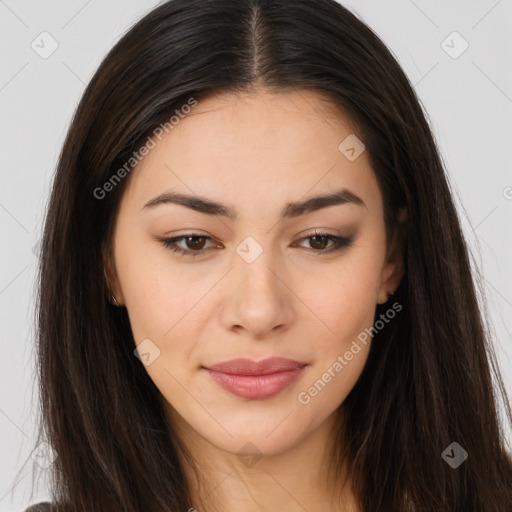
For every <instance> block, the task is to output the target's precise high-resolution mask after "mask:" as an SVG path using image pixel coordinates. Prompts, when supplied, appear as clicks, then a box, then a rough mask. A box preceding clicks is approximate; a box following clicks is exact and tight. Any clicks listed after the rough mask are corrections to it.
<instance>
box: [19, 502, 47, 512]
mask: <svg viewBox="0 0 512 512" xmlns="http://www.w3.org/2000/svg"><path fill="white" fill-rule="evenodd" d="M25 512H52V505H51V503H48V502H47V501H45V502H44V503H38V504H37V505H32V506H31V507H28V508H27V510H25Z"/></svg>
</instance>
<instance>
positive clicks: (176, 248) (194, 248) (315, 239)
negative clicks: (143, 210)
mask: <svg viewBox="0 0 512 512" xmlns="http://www.w3.org/2000/svg"><path fill="white" fill-rule="evenodd" d="M158 240H159V241H160V242H161V243H162V244H163V245H164V247H166V248H167V249H171V250H172V251H173V252H176V253H178V254H181V255H183V256H192V257H195V256H198V255H199V254H203V253H205V252H206V249H205V243H206V241H208V240H211V241H213V238H212V237H210V236H207V235H201V234H199V233H189V234H186V235H181V236H176V237H173V238H159V239H158ZM305 240H310V242H309V244H310V246H311V247H310V248H307V247H306V248H305V249H307V250H308V251H309V252H313V253H316V254H326V253H331V252H335V251H339V250H341V249H343V248H345V247H349V246H350V245H351V244H352V242H353V237H349V238H346V237H339V236H335V235H331V234H329V233H323V232H319V231H315V232H314V233H312V234H310V235H308V236H306V237H303V238H302V239H301V240H300V241H301V242H302V241H305ZM328 242H332V245H331V246H330V247H329V246H327V247H328V248H326V244H327V243H328ZM180 243H183V245H185V247H183V245H181V246H180V245H179V244H180ZM214 247H215V245H214ZM217 247H218V246H217Z"/></svg>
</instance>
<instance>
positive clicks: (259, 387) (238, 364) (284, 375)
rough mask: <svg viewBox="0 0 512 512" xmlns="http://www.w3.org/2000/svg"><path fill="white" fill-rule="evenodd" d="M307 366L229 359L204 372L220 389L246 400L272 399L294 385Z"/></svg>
mask: <svg viewBox="0 0 512 512" xmlns="http://www.w3.org/2000/svg"><path fill="white" fill-rule="evenodd" d="M306 366H307V364H306V363H300V362H298V361H293V360H291V359H284V358H280V357H279V358H278V357H275V358H271V359H264V360H263V361H252V360H250V359H232V360H230V361H226V362H223V363H219V364H215V365H212V366H208V367H204V366H203V369H204V370H206V372H207V373H208V374H209V375H210V377H211V378H212V379H213V380H214V381H215V382H216V383H217V384H218V385H219V386H221V387H222V388H223V389H225V390H226V391H229V392H230V393H231V394H233V395H235V396H238V397H241V398H246V399H249V400H264V399H266V398H271V397H273V396H275V395H277V394H279V393H281V392H282V391H284V390H285V389H286V388H287V387H288V386H290V385H291V384H292V382H294V381H295V380H296V379H297V377H298V376H299V375H300V374H301V373H302V371H303V370H304V368H305V367H306Z"/></svg>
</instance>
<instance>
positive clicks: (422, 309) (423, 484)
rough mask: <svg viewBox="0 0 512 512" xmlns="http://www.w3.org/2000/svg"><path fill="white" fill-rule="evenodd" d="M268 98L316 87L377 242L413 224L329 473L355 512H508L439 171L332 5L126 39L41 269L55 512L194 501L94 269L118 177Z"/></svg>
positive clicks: (160, 14)
mask: <svg viewBox="0 0 512 512" xmlns="http://www.w3.org/2000/svg"><path fill="white" fill-rule="evenodd" d="M261 86H263V87H266V88H269V89H271V90H278V91H285V90H290V89H312V90H315V91H318V92H319V93H322V94H324V95H325V96H327V97H329V98H330V99H331V101H332V102H333V103H335V104H336V105H338V106H339V108H340V109H342V110H343V111H344V112H347V113H348V114H349V116H350V118H351V119H352V120H353V121H354V123H356V124H357V126H358V129H359V132H360V134H361V137H362V139H363V141H364V144H365V146H366V149H367V151H368V155H369V156H370V160H371V163H372V167H373V170H374V172H375V175H376V177H377V179H378V182H379V185H380V188H381V192H382V194H383V198H384V204H385V222H386V230H387V233H388V234H391V233H393V232H394V230H395V228H396V213H397V212H398V211H399V208H406V209H407V214H408V217H407V223H406V226H405V228H404V232H403V264H404V278H403V280H402V282H401V284H400V287H399V288H398V290H397V291H396V294H395V296H394V298H396V300H397V301H398V302H399V303H400V304H401V305H402V306H403V307H402V309H401V311H400V312H399V313H397V318H396V319H395V320H394V321H393V322H392V323H390V325H389V326H388V327H387V328H386V329H382V330H380V331H379V332H377V333H376V334H375V336H374V339H373V342H372V345H371V350H370V354H369V359H368V361H367V364H366V366H365V368H364V370H363V372H362V374H361V376H360V378H359V380H358V382H357V384H356V385H355V387H354V388H353V390H352V391H351V393H350V395H349V396H348V397H347V399H346V400H345V401H344V403H343V404H342V405H341V406H340V411H343V418H345V420H343V421H344V423H343V424H342V419H341V418H342V416H341V414H340V420H339V435H338V441H337V443H336V446H335V447H334V450H333V459H332V460H333V475H336V474H337V468H339V467H340V466H341V464H342V462H343V460H344V459H343V457H344V456H346V462H347V464H348V468H349V471H350V475H351V480H352V482H353V485H354V490H355V493H356V497H357V499H358V502H359V504H360V506H361V509H362V510H364V511H366V512H377V511H379V512H380V511H389V510H396V511H397V512H406V511H407V512H412V511H414V512H423V511H425V512H426V511H428V512H432V511H436V512H453V511H457V512H459V511H460V512H462V511H464V512H510V510H512V490H511V489H512V463H511V460H510V457H509V456H508V455H507V452H506V451H505V448H504V444H505V443H504V439H503V431H502V428H503V427H502V426H501V424H500V415H499V412H498V411H499V397H501V398H502V401H503V407H504V408H505V409H504V410H505V411H506V417H507V419H508V420H509V421H510V422H511V423H512V415H511V411H510V408H509V406H508V402H507V399H506V395H505V390H504V386H503V384H502V381H501V379H500V376H499V371H498V366H497V364H496V361H495V355H494V352H493V349H492V345H491V344H490V340H489V336H488V334H487V332H486V329H485V324H484V316H483V314H482V312H481V311H480V309H479V305H478V302H477V296H476V291H475V288H476V285H475V284H474V282H473V276H472V274H471V268H470V263H469V251H468V248H467V246H466V243H465V241H464V238H463V234H462V231H461V227H460V223H459V219H458V217H457V212H456V210H455V207H454V203H453V200H452V197H451V192H450V189H449V185H448V183H447V179H446V175H445V170H444V168H443V165H442V162H441V159H440V156H439V153H438V150H437V148H436V145H435V142H434V140H433V136H432V133H431V130H430V128H429V125H428V123H427V121H426V118H425V114H424V112H423V110H422V108H421V106H420V102H419V101H418V98H417V97H416V95H415V92H414V90H413V88H412V87H411V84H410V83H409V81H408V79H407V77H406V76H405V74H404V72H403V71H402V69H401V68H400V66H399V64H398V63H397V61H396V60H395V58H394V57H393V56H392V54H391V53H390V51H389V50H388V49H387V48H386V47H385V45H384V44H383V42H382V41H381V40H380V39H379V38H378V37H377V36H376V35H375V33H374V32H373V31H372V30H371V29H370V28H368V26H366V25H365V24H364V23H363V22H362V21H360V20H359V19H358V18H357V17H356V16H355V15H353V14H352V13H351V12H350V11H349V10H347V9H346V8H344V7H342V6H341V5H340V4H338V3H337V2H335V1H334V0H294V1H286V0H237V1H231V0H171V1H169V2H167V3H164V4H163V5H160V6H159V7H157V8H155V9H154V10H153V11H151V12H150V13H149V14H148V15H146V16H145V17H144V18H143V19H142V20H140V21H139V22H138V23H137V24H136V25H135V26H134V27H133V28H132V29H131V30H129V31H128V32H127V33H126V34H125V35H124V36H123V37H122V39H121V40H120V41H119V42H118V43H117V44H116V45H115V47H114V48H113V49H112V50H111V51H110V52H109V54H108V55H107V56H106V58H105V59H104V60H103V62H102V64H101V66H100V67H99V69H98V71H97V72H96V74H95V75H94V77H93V78H92V80H91V82H90V83H89V85H88V87H87V88H86V90H85V92H84V94H83V97H82V100H81V102H80V104H79V106H78V108H77V111H76V113H75V115H74V118H73V120H72V123H71V126H70V128H69V131H68V134H67V138H66V140H65V143H64V146H63V149H62V153H61V155H60V160H59V164H58V168H57V172H56V175H55V181H54V184H53V189H52V192H51V197H50V201H49V206H48V212H47V217H46V223H45V228H44V237H43V240H42V246H41V256H40V273H39V296H38V315H37V328H38V337H37V354H38V362H39V365H38V369H39V374H40V375H39V377H40V395H41V403H42V423H41V438H40V441H41V440H43V439H44V440H47V441H48V442H49V443H50V444H51V446H52V447H53V448H54V449H55V450H56V452H57V454H58V457H57V459H56V460H55V462H54V463H53V465H52V466H51V470H52V480H51V484H52V493H53V499H54V501H55V503H56V509H57V510H58V511H59V512H60V511H66V512H112V511H116V510H122V511H124V512H141V511H144V512H146V511H151V512H160V511H169V510H171V511H186V510H188V509H189V508H191V507H193V506H194V505H195V504H194V503H192V499H191V493H190V489H189V485H188V483H187V479H186V478H185V470H184V467H183V466H182V465H181V464H180V458H179V457H178V450H180V449H181V448H180V442H179V439H177V438H176V436H175V435H174V434H173V431H172V428H169V425H168V424H167V421H166V417H165V415H164V412H163V409H162V406H161V401H160V397H159V391H158V389H157V388H156V386H155V385H154V384H153V382H152V381H151V379H150V378H149V376H148V374H147V372H146V371H145V369H144V367H143V365H142V364H141V362H140V361H139V360H138V359H137V358H136V357H134V355H133V350H134V347H135V343H134V339H133V337H132V333H131V330H130V326H129V322H128V317H127V313H126V310H125V309H124V308H116V307H113V306H112V305H111V304H110V303H109V301H108V285H107V282H106V279H105V277H104V276H105V268H104V264H103V263H104V261H105V254H108V252H109V250H110V244H111V241H112V227H113V224H114V222H115V215H116V212H117V208H118V204H119V200H120V198H121V196H122V193H123V190H124V187H125V186H126V183H127V181H128V180H129V175H128V174H129V173H130V172H132V173H133V172H137V170H136V166H135V168H134V169H133V170H130V171H128V170H126V168H125V170H126V173H125V174H127V176H124V174H123V176H122V178H123V179H119V180H116V181H115V182H114V181H112V177H113V176H114V175H115V174H116V173H117V176H118V177H119V173H118V170H119V169H120V168H122V167H123V165H125V164H126V162H128V161H130V158H132V157H133V154H134V152H137V151H138V149H139V148H140V147H141V145H142V144H143V143H144V142H145V141H146V140H147V137H148V136H151V135H152V134H153V132H154V130H155V129H156V128H157V127H158V126H160V125H162V124H165V123H166V122H167V121H168V119H169V117H170V116H171V115H172V114H173V112H175V110H176V109H180V108H181V107H182V106H183V105H184V104H187V102H189V101H190V99H191V98H194V99H195V100H197V101H200V99H201V98H204V97H206V96H207V95H209V94H212V93H214V92H218V91H235V92H236V91H251V90H255V88H256V87H261ZM109 180H111V181H109ZM106 182H110V183H111V185H112V186H111V187H107V188H108V190H107V189H106V188H105V187H104V184H105V183H106ZM102 187H103V188H102ZM98 189H101V190H103V192H101V193H99V192H98ZM104 192H105V193H104ZM98 196H103V197H98ZM380 313H382V309H381V307H380V306H377V311H376V318H378V317H379V315H380ZM493 386H494V387H493ZM43 433H44V435H43ZM452 442H457V443H458V444H459V445H460V446H461V447H463V448H464V450H465V451H466V452H467V453H468V455H469V456H468V459H467V460H466V461H465V462H464V463H463V464H461V465H460V466H459V467H457V468H456V469H454V468H452V467H450V465H449V464H447V463H446V461H445V460H443V457H442V456H441V454H442V453H443V451H444V450H445V449H446V448H447V447H449V445H451V443H452ZM331 476H332V475H331ZM196 506H197V505H196Z"/></svg>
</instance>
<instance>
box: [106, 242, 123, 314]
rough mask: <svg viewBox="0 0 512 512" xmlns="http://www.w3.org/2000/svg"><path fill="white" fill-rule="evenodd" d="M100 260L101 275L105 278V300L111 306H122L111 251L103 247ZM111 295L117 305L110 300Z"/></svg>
mask: <svg viewBox="0 0 512 512" xmlns="http://www.w3.org/2000/svg"><path fill="white" fill-rule="evenodd" d="M102 258H103V275H104V277H105V284H106V288H107V293H108V297H107V299H108V301H109V302H110V303H111V304H114V305H119V306H122V305H124V297H123V292H122V291H121V286H120V284H119V278H118V277H117V270H116V266H115V261H114V255H113V253H112V250H111V249H110V248H107V247H105V246H103V248H102ZM112 295H113V296H114V297H115V298H116V301H117V304H115V303H114V301H113V300H112Z"/></svg>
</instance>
